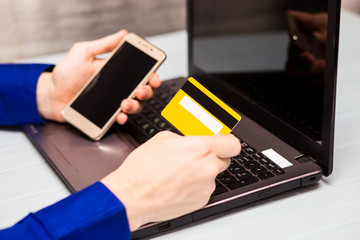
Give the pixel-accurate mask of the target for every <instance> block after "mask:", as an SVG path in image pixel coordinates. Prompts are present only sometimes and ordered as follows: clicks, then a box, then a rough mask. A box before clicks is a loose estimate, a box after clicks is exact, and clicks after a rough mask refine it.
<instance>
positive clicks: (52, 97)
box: [36, 72, 63, 122]
mask: <svg viewBox="0 0 360 240" xmlns="http://www.w3.org/2000/svg"><path fill="white" fill-rule="evenodd" d="M56 99H57V92H56V91H55V86H54V81H53V78H52V73H51V72H43V73H42V74H41V75H40V76H39V79H38V83H37V87H36V103H37V107H38V111H39V113H40V116H41V117H42V118H44V119H47V120H55V121H59V122H62V121H63V118H62V116H61V110H60V109H58V106H57V105H58V104H57V100H56Z"/></svg>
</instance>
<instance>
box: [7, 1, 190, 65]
mask: <svg viewBox="0 0 360 240" xmlns="http://www.w3.org/2000/svg"><path fill="white" fill-rule="evenodd" d="M0 16H2V19H1V21H0V62H7V61H12V60H16V59H22V58H26V57H31V56H38V55H44V54H49V53H54V52H61V51H66V50H68V49H69V48H70V47H71V45H72V44H73V43H74V42H76V41H83V40H90V39H96V38H99V37H102V36H105V35H107V34H110V33H113V32H116V31H118V30H120V29H123V28H125V29H128V30H129V31H133V32H136V33H138V34H139V35H141V36H151V35H154V34H159V33H165V32H170V31H176V30H181V29H185V0H0Z"/></svg>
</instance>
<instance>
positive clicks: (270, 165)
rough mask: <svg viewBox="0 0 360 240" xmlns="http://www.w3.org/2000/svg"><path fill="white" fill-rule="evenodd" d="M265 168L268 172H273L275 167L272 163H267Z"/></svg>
mask: <svg viewBox="0 0 360 240" xmlns="http://www.w3.org/2000/svg"><path fill="white" fill-rule="evenodd" d="M266 167H267V168H268V169H270V170H274V169H275V168H276V165H275V164H274V163H268V164H266Z"/></svg>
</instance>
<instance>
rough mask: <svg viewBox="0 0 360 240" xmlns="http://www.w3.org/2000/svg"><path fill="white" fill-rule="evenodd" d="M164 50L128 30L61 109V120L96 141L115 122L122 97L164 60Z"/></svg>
mask: <svg viewBox="0 0 360 240" xmlns="http://www.w3.org/2000/svg"><path fill="white" fill-rule="evenodd" d="M165 58H166V55H165V53H164V52H163V51H162V50H160V49H158V48H157V47H155V46H153V45H152V44H150V43H149V42H147V41H146V40H144V39H143V38H141V37H139V36H138V35H136V34H134V33H129V34H127V35H126V37H125V38H124V39H123V41H122V42H121V43H120V44H119V45H118V46H117V47H116V49H115V50H114V51H113V53H112V54H111V56H110V57H109V58H108V59H107V60H106V61H105V63H104V65H103V66H102V67H101V68H100V69H99V70H98V71H97V72H95V73H94V74H93V75H92V76H91V77H90V78H89V81H88V82H87V83H86V84H85V85H84V87H82V89H80V91H79V92H78V93H77V94H76V95H75V96H74V98H73V99H72V100H71V101H70V103H69V104H68V105H67V106H66V108H65V109H64V110H63V112H62V115H63V117H64V119H65V120H66V121H67V122H69V123H70V124H72V125H73V126H75V127H76V128H77V129H79V130H80V131H82V132H83V133H85V134H86V135H87V136H88V137H90V138H91V139H93V140H100V139H101V138H102V137H103V136H104V134H105V133H106V132H107V130H109V128H110V127H111V125H112V124H113V123H114V122H115V121H116V116H117V115H118V114H119V113H120V111H121V108H120V104H121V101H122V100H123V99H126V98H128V99H131V98H134V97H135V93H136V90H137V88H138V87H139V86H142V85H145V84H147V82H148V81H149V79H150V77H151V75H152V73H153V72H154V71H155V70H156V69H157V68H158V67H159V66H160V64H161V63H162V62H163V61H164V60H165Z"/></svg>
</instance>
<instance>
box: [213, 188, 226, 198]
mask: <svg viewBox="0 0 360 240" xmlns="http://www.w3.org/2000/svg"><path fill="white" fill-rule="evenodd" d="M227 191H229V190H227V189H226V188H225V187H224V186H217V187H216V189H215V191H214V192H213V193H212V196H215V195H219V194H221V193H224V192H227Z"/></svg>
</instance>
